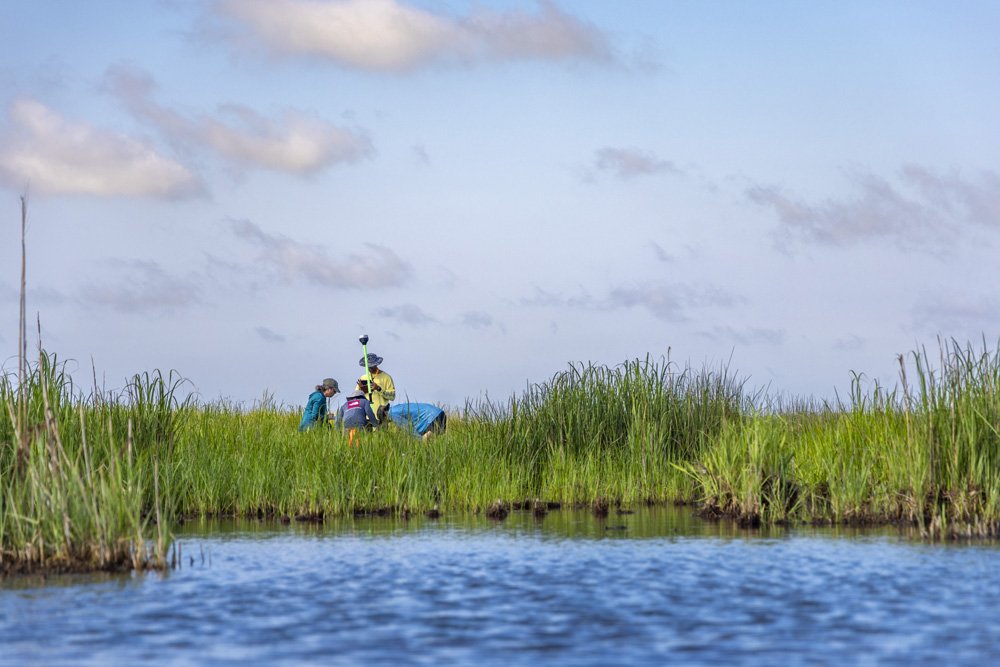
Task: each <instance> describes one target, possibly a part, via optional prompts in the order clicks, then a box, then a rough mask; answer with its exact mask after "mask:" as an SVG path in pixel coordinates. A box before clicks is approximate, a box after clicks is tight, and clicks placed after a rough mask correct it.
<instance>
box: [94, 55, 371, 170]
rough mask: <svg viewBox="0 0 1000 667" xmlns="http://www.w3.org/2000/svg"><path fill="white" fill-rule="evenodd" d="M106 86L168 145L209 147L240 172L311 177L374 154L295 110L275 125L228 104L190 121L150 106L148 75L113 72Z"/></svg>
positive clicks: (364, 142)
mask: <svg viewBox="0 0 1000 667" xmlns="http://www.w3.org/2000/svg"><path fill="white" fill-rule="evenodd" d="M105 86H106V88H107V89H108V90H110V91H111V92H112V93H113V94H114V95H115V96H116V97H118V98H119V99H121V100H122V101H123V102H124V103H125V104H126V105H127V106H128V108H129V110H130V111H131V112H132V113H133V114H135V115H136V116H138V117H139V118H143V119H145V120H147V121H150V122H152V123H153V124H154V125H155V126H156V127H157V128H158V129H159V130H161V131H162V132H164V133H165V134H167V135H168V136H169V137H170V138H171V139H172V140H174V141H180V142H182V143H184V144H186V145H189V146H192V147H208V148H210V149H212V150H214V151H215V152H216V153H218V154H219V155H221V156H222V157H223V158H225V159H227V160H229V161H230V162H232V163H233V164H235V165H238V166H241V165H245V164H247V163H250V164H254V165H257V166H259V167H263V168H265V169H273V170H276V171H286V172H290V173H297V174H309V173H314V172H317V171H319V170H321V169H324V168H326V167H329V166H331V165H334V164H344V163H352V162H357V161H358V160H361V159H363V158H366V157H369V156H370V155H372V153H373V152H374V149H373V147H372V144H371V141H370V139H369V138H368V137H366V136H364V135H362V134H360V133H358V132H355V131H351V130H346V129H343V128H340V127H337V126H335V125H333V124H332V123H329V122H327V121H324V120H322V119H320V118H316V117H315V116H311V115H309V114H306V113H303V112H301V111H298V110H295V109H285V110H284V111H283V112H282V113H281V118H280V119H279V120H271V119H268V118H265V117H263V116H261V115H260V114H258V113H257V112H255V111H253V110H252V109H250V108H248V107H245V106H241V105H236V104H228V105H223V106H221V107H219V110H218V115H217V116H216V117H210V116H207V115H198V116H194V117H191V118H188V117H185V116H182V115H181V114H179V113H177V112H176V111H173V110H171V109H168V108H167V107H164V106H160V105H158V104H156V103H155V102H153V101H152V93H153V91H154V90H155V88H156V84H155V82H154V81H153V79H152V77H150V76H149V75H148V74H147V73H145V72H142V71H139V70H135V69H132V68H127V67H123V66H117V67H113V68H110V69H109V70H108V72H107V74H106V75H105Z"/></svg>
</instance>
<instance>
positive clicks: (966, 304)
mask: <svg viewBox="0 0 1000 667" xmlns="http://www.w3.org/2000/svg"><path fill="white" fill-rule="evenodd" d="M998 312H1000V301H998V300H997V299H995V298H991V297H976V296H972V295H969V294H967V293H964V292H951V293H947V294H945V293H938V294H924V295H922V296H921V297H920V299H919V300H918V301H917V302H916V304H915V305H914V306H913V308H912V309H911V310H910V315H911V317H912V322H913V325H912V326H913V328H914V329H915V330H917V331H920V332H928V333H937V332H942V331H947V332H965V333H967V334H969V335H970V336H975V335H976V334H977V333H979V332H982V331H994V330H996V328H997V325H998V324H1000V316H998V315H997V313H998Z"/></svg>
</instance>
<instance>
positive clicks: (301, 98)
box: [0, 0, 1000, 406]
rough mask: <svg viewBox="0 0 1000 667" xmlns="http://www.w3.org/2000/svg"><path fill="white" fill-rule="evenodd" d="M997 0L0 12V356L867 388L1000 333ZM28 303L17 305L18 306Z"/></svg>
mask: <svg viewBox="0 0 1000 667" xmlns="http://www.w3.org/2000/svg"><path fill="white" fill-rule="evenodd" d="M998 25H1000V6H998V5H996V4H995V3H990V2H963V3H962V4H961V5H960V9H959V8H957V6H955V5H946V4H945V3H937V2H902V1H900V2H888V1H885V2H880V1H877V0H874V1H864V2H861V1H857V2H851V1H848V2H843V1H838V2H810V3H793V2H777V1H766V0H764V1H760V2H753V3H748V2H736V1H733V2H723V1H720V2H667V1H658V2H654V1H648V2H647V1H638V0H636V1H628V0H626V1H624V2H620V3H608V2H597V1H593V2H591V1H578V2H572V3H570V2H565V1H562V2H557V1H551V2H536V1H534V0H523V1H522V0H508V1H499V0H482V1H479V2H462V1H457V0H455V1H450V0H435V1H423V2H410V1H404V0H341V1H338V0H330V1H320V0H317V1H311V2H306V1H304V0H279V1H266V0H240V1H237V0H230V1H218V2H215V1H208V0H206V1H199V0H192V1H184V0H163V1H161V2H147V3H135V2H124V1H123V2H116V1H106V2H97V3H70V2H61V1H55V0H36V1H35V2H31V3H15V4H14V5H13V6H11V7H7V8H6V9H5V18H4V21H3V23H2V24H0V194H2V195H3V197H2V198H0V201H6V202H7V204H6V213H0V220H6V223H4V224H2V225H0V266H2V267H4V270H3V271H2V272H0V352H2V355H0V356H2V358H3V363H4V368H6V369H12V368H14V367H15V366H16V362H15V361H14V360H15V356H16V347H17V345H16V339H17V299H18V278H19V266H20V253H19V251H20V202H19V197H20V196H21V195H22V194H23V193H25V192H27V194H28V207H29V208H28V212H29V229H28V238H27V245H28V312H29V318H30V319H31V320H32V322H34V320H35V318H36V315H37V316H38V317H39V318H40V319H41V326H42V338H43V343H44V346H45V347H46V349H48V350H49V351H52V352H55V353H57V354H58V355H59V357H60V358H61V359H66V360H70V370H71V371H73V374H74V377H75V378H76V380H77V382H78V384H80V385H82V386H84V387H86V386H89V385H90V384H91V383H92V382H93V379H92V376H93V371H92V368H96V371H97V374H98V377H99V381H100V382H101V383H103V384H104V385H105V386H106V387H108V388H115V387H121V386H122V385H123V384H124V382H125V380H126V379H127V378H128V377H129V376H130V375H132V374H134V373H137V372H143V371H146V370H154V369H159V370H162V371H164V372H166V371H168V370H171V369H174V370H177V371H178V372H180V373H181V374H182V375H183V376H185V377H187V378H189V379H190V380H191V382H192V384H193V386H194V388H195V389H196V390H197V391H198V393H199V395H200V396H201V398H202V399H203V400H206V401H209V400H214V399H216V398H220V397H226V398H228V399H232V400H236V401H241V402H252V401H254V400H256V399H258V398H259V397H261V396H262V395H263V394H264V393H265V392H267V393H269V394H273V396H274V397H275V399H276V400H278V401H279V402H284V403H286V404H289V405H297V404H302V403H303V402H304V401H305V398H306V397H307V395H308V393H309V391H310V390H311V388H312V387H313V385H315V384H317V383H319V382H320V381H321V380H322V379H323V378H324V377H327V376H333V377H335V378H337V379H338V380H340V382H341V384H342V385H344V384H349V383H350V382H351V381H352V380H353V379H354V378H356V377H357V376H358V374H359V372H360V368H359V367H358V359H359V358H360V356H361V351H360V345H359V344H358V342H357V337H358V334H360V333H362V332H366V333H368V334H369V335H370V337H371V344H370V350H371V351H374V352H376V353H378V354H379V355H381V356H383V357H384V358H385V362H384V366H383V367H384V368H385V369H386V370H387V371H389V372H390V373H391V374H392V375H393V376H394V378H395V379H396V384H397V386H398V387H399V389H400V392H401V394H402V395H405V396H408V397H409V398H411V399H412V400H420V401H427V402H434V403H443V404H447V405H457V406H460V405H462V404H463V403H464V401H465V400H466V399H472V400H476V399H478V398H481V397H483V396H486V395H488V396H490V397H491V398H494V399H503V398H506V397H507V396H509V395H511V394H512V393H516V392H520V391H522V390H523V389H524V387H525V386H526V385H527V383H529V382H542V381H546V380H548V379H549V378H551V377H552V375H553V374H554V373H556V372H558V371H560V370H563V369H565V368H566V367H567V364H569V363H579V362H584V363H585V362H594V363H600V364H609V365H616V364H619V363H621V362H623V361H625V360H626V359H634V358H645V357H646V355H647V354H649V355H652V356H653V357H660V356H664V355H667V353H668V350H669V354H670V358H671V359H672V360H673V361H674V362H676V363H678V364H680V365H682V366H683V365H685V364H687V363H690V364H692V365H693V366H695V367H699V368H700V367H701V366H702V365H704V364H708V365H718V364H719V363H723V362H728V363H729V367H730V370H731V371H732V372H733V373H734V374H736V375H738V376H740V377H745V378H748V382H749V384H750V385H751V386H767V387H768V388H769V391H770V392H771V393H772V394H781V395H786V396H790V397H803V398H807V397H810V396H812V397H817V398H830V397H832V396H833V395H834V392H840V393H841V395H844V394H845V393H846V391H847V390H848V388H849V386H850V382H851V378H852V376H853V374H854V373H863V374H864V375H865V376H866V377H867V378H869V379H873V380H879V381H880V382H883V383H886V384H889V385H892V384H894V383H895V382H896V377H897V370H898V364H897V361H896V358H897V355H899V354H906V353H908V352H910V351H912V350H914V349H915V348H916V347H918V346H923V345H926V346H927V347H928V348H931V349H932V350H934V354H933V355H932V357H936V350H937V340H938V337H939V336H941V337H944V338H946V339H952V338H953V339H955V340H957V341H958V342H960V343H963V344H964V343H966V342H970V341H971V342H973V343H974V344H976V345H981V344H982V341H983V340H984V339H985V340H986V342H987V344H988V345H989V346H995V344H996V341H997V340H998V338H1000V310H998V305H1000V299H998V297H997V295H996V294H997V293H996V287H995V286H996V284H997V282H998V280H997V279H998V273H1000V272H998V270H997V268H996V267H997V261H996V259H995V255H996V246H997V243H998V240H1000V165H998V157H997V156H998V155H1000V133H998V132H997V131H996V119H997V118H1000V99H998V96H1000V85H998V83H1000V81H998V77H1000V75H998V74H997V70H996V66H995V63H997V62H1000V43H998V41H997V40H996V39H995V28H996V26H998ZM32 331H34V326H32Z"/></svg>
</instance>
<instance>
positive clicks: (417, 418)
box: [389, 403, 447, 438]
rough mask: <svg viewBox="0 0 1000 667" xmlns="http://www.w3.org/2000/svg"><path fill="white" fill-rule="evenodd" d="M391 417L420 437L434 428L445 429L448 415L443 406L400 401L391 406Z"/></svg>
mask: <svg viewBox="0 0 1000 667" xmlns="http://www.w3.org/2000/svg"><path fill="white" fill-rule="evenodd" d="M389 419H391V420H392V421H393V423H394V424H396V425H397V426H399V427H400V428H401V429H403V430H406V431H409V432H410V434H411V435H413V436H416V437H418V438H419V437H420V436H422V435H423V434H424V433H427V431H429V430H431V429H432V428H434V429H435V430H439V431H444V429H445V424H446V421H447V416H446V415H445V413H444V411H443V410H442V409H441V408H439V407H437V406H436V405H431V404H430V403H399V404H398V405H394V406H392V407H391V408H389Z"/></svg>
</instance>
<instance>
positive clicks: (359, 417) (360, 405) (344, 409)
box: [337, 389, 379, 445]
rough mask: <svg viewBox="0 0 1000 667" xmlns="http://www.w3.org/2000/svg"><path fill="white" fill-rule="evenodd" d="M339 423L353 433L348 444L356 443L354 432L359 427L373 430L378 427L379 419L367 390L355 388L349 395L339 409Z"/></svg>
mask: <svg viewBox="0 0 1000 667" xmlns="http://www.w3.org/2000/svg"><path fill="white" fill-rule="evenodd" d="M337 423H338V424H340V427H341V428H342V429H344V430H346V431H348V432H349V433H350V434H351V439H350V441H349V442H348V444H351V445H353V444H354V434H355V433H356V432H357V431H358V429H364V430H366V431H371V430H373V429H376V428H378V425H379V424H378V419H376V417H375V413H374V412H373V411H372V404H371V403H370V402H369V401H368V399H367V398H365V392H363V391H361V390H360V389H355V390H354V391H352V392H351V393H350V394H348V395H347V400H346V401H344V404H343V405H341V406H340V410H338V411H337Z"/></svg>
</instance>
